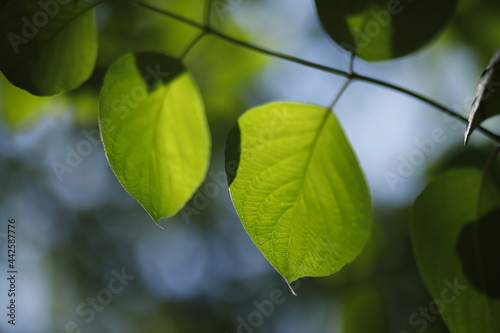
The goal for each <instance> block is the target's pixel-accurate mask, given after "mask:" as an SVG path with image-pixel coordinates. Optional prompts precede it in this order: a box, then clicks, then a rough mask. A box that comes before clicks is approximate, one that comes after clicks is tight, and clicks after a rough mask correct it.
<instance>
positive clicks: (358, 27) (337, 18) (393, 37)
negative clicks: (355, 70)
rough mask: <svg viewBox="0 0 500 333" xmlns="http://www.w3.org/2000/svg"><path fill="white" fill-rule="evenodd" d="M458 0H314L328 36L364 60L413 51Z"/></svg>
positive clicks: (434, 32) (438, 26)
mask: <svg viewBox="0 0 500 333" xmlns="http://www.w3.org/2000/svg"><path fill="white" fill-rule="evenodd" d="M456 5H457V0H440V1H435V0H418V1H411V0H340V1H337V0H316V7H317V11H318V15H319V18H320V20H321V23H322V25H323V27H324V28H325V30H326V32H327V33H328V34H329V35H330V37H331V38H332V39H333V40H334V41H335V42H336V43H338V44H339V45H340V46H342V47H343V48H344V49H347V50H349V51H353V52H354V53H356V54H357V55H358V56H360V57H361V58H364V59H366V60H386V59H391V58H395V57H400V56H403V55H406V54H408V53H411V52H413V51H416V50H417V49H419V48H421V47H422V46H423V45H424V44H426V43H428V42H429V41H430V40H431V39H433V38H434V37H435V36H436V35H437V34H438V32H439V31H440V30H442V29H443V27H444V26H445V25H446V24H447V22H448V20H449V19H450V18H451V17H452V15H453V13H454V10H455V7H456Z"/></svg>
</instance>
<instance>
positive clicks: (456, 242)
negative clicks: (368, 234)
mask: <svg viewBox="0 0 500 333" xmlns="http://www.w3.org/2000/svg"><path fill="white" fill-rule="evenodd" d="M499 222H500V195H499V193H498V191H497V190H496V189H495V188H494V187H493V186H492V184H491V183H490V182H488V180H487V179H483V174H482V172H481V171H480V170H475V169H460V170H453V171H450V172H448V173H446V174H444V175H443V176H441V177H440V178H438V179H436V180H435V181H433V182H431V183H430V184H429V185H428V186H427V188H426V189H425V190H424V191H423V192H422V194H421V195H420V196H419V197H418V198H417V200H416V201H415V204H414V207H413V211H412V220H411V236H412V242H413V250H414V252H415V257H416V260H417V265H418V268H419V271H420V274H421V275H422V277H423V280H424V282H425V284H426V286H427V289H429V291H430V293H431V295H432V296H433V298H434V300H435V301H434V303H435V307H433V308H430V309H429V310H430V311H432V312H433V313H434V315H436V314H437V313H438V311H440V312H441V315H442V317H443V319H444V321H445V323H446V324H447V326H448V328H449V329H450V331H451V332H452V333H474V332H483V333H494V332H499V331H500V288H499V286H500V285H499V284H498V281H500V261H499V260H498V252H499V251H500V243H499V241H498V240H499V239H500V224H499Z"/></svg>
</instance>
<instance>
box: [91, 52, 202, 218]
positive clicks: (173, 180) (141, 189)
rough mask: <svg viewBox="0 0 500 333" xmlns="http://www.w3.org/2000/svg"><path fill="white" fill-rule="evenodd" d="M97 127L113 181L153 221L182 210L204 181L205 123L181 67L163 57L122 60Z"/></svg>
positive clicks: (105, 92) (109, 79)
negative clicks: (119, 184)
mask: <svg viewBox="0 0 500 333" xmlns="http://www.w3.org/2000/svg"><path fill="white" fill-rule="evenodd" d="M99 125H100V129H101V135H102V138H103V143H104V147H105V150H106V155H107V157H108V160H109V164H110V165H111V168H112V169H113V171H114V173H115V175H116V176H117V177H118V179H119V180H120V182H121V184H122V185H123V187H124V188H125V189H126V190H127V191H128V192H129V193H130V194H131V195H132V196H133V197H134V198H136V199H137V200H138V201H139V203H140V204H141V205H142V206H143V207H144V208H145V209H146V210H147V211H148V213H149V214H150V215H151V217H152V218H153V219H154V220H155V221H158V220H159V219H160V218H162V217H169V216H172V215H173V214H175V213H176V212H177V211H178V210H179V209H180V208H182V206H183V205H184V204H185V203H186V201H187V200H188V199H189V198H190V197H191V196H192V194H193V193H194V191H195V190H196V189H197V187H198V186H199V185H200V183H201V182H202V181H203V179H204V178H205V173H206V170H207V167H208V163H209V159H210V137H209V131H208V125H207V122H206V118H205V111H204V107H203V102H202V100H201V96H200V94H199V92H198V89H197V88H196V86H195V83H194V81H193V80H192V78H191V76H190V74H189V73H188V72H187V71H186V70H185V68H184V66H183V65H182V63H181V62H180V61H178V60H176V59H173V58H170V57H168V56H165V55H162V54H159V53H139V54H135V55H134V54H128V55H126V56H124V57H122V58H120V59H119V60H118V61H117V62H116V63H114V64H113V65H112V66H111V67H110V68H109V70H108V73H107V74H106V77H105V80H104V85H103V88H102V92H101V100H100V105H99Z"/></svg>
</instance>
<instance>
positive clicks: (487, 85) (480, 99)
mask: <svg viewBox="0 0 500 333" xmlns="http://www.w3.org/2000/svg"><path fill="white" fill-rule="evenodd" d="M499 87H500V49H498V50H497V52H496V53H495V54H494V55H493V57H491V60H490V62H489V64H488V67H486V70H485V71H484V72H483V74H482V75H481V78H480V79H479V85H478V87H477V93H476V98H474V102H473V103H472V106H471V109H470V115H469V122H468V124H467V129H466V130H465V139H464V142H465V144H467V141H468V140H469V137H470V135H471V133H472V131H473V130H475V129H476V128H477V127H478V126H479V124H481V122H483V121H484V120H486V119H488V118H491V117H493V116H496V115H498V114H500V90H499V89H498V88H499Z"/></svg>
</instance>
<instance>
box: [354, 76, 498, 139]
mask: <svg viewBox="0 0 500 333" xmlns="http://www.w3.org/2000/svg"><path fill="white" fill-rule="evenodd" d="M353 80H359V81H365V82H369V83H374V84H375V85H379V86H382V87H385V88H389V89H392V90H395V91H399V92H401V93H403V94H406V95H409V96H412V97H414V98H416V99H418V100H420V101H421V102H424V103H426V104H429V105H431V106H433V107H435V108H436V109H438V110H441V111H443V112H444V113H446V114H448V115H450V116H452V117H454V118H456V119H458V120H461V121H463V122H465V123H467V122H468V119H467V118H465V117H464V116H462V115H460V114H459V113H456V112H455V111H453V110H452V109H449V108H447V107H446V106H444V105H442V104H439V103H438V102H436V101H434V100H432V99H430V98H428V97H425V96H423V95H421V94H418V93H416V92H414V91H411V90H409V89H406V88H403V87H400V86H397V85H394V84H392V83H389V82H385V81H382V80H379V79H374V78H371V77H368V76H364V75H361V74H357V73H354V74H353ZM478 129H479V130H480V131H481V132H483V134H485V135H486V136H488V137H489V138H490V139H492V140H493V141H496V142H498V143H500V135H496V134H494V133H492V132H490V131H489V130H487V129H485V128H483V127H478Z"/></svg>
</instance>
